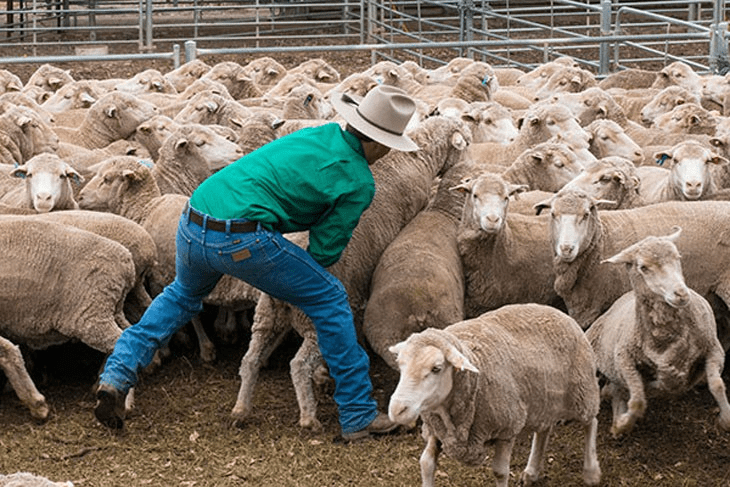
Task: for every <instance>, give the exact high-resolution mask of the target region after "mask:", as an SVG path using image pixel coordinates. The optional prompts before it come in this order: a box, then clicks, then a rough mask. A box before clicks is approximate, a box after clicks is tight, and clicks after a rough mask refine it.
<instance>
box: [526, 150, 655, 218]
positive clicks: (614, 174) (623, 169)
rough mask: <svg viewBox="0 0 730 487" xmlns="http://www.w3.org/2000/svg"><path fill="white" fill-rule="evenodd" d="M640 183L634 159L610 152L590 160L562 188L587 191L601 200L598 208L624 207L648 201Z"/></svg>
mask: <svg viewBox="0 0 730 487" xmlns="http://www.w3.org/2000/svg"><path fill="white" fill-rule="evenodd" d="M640 186H641V178H640V177H639V175H638V173H637V170H636V166H635V165H634V163H633V162H631V161H630V160H628V159H625V158H623V157H618V156H609V157H603V158H601V159H598V160H597V161H596V162H594V163H593V164H590V165H589V166H588V167H586V168H585V170H584V171H583V172H582V173H581V174H579V175H578V176H576V177H575V178H573V179H572V180H571V181H570V182H568V183H567V184H566V185H565V186H563V188H562V189H564V190H566V191H567V190H568V189H571V190H581V191H585V193H586V194H587V195H588V196H591V197H592V198H594V199H595V200H596V201H598V202H599V203H598V208H599V209H602V210H624V209H627V208H636V207H638V206H644V205H646V204H647V203H646V202H645V201H644V199H643V198H642V196H641V194H640ZM535 203H538V202H537V201H535Z"/></svg>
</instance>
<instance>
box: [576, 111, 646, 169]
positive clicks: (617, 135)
mask: <svg viewBox="0 0 730 487" xmlns="http://www.w3.org/2000/svg"><path fill="white" fill-rule="evenodd" d="M586 131H587V132H588V134H589V135H590V146H589V150H590V151H591V153H592V154H593V155H595V156H596V157H597V158H599V159H602V158H604V157H610V156H616V157H622V158H624V159H628V160H630V161H632V162H633V163H634V164H636V165H640V164H641V162H642V161H643V159H644V152H643V151H642V150H641V147H639V144H637V143H636V142H634V140H633V139H632V138H631V137H629V136H628V135H626V132H624V130H623V129H622V128H621V126H620V125H619V124H617V123H616V122H613V121H611V120H596V121H594V122H592V123H591V124H590V125H589V126H588V127H586Z"/></svg>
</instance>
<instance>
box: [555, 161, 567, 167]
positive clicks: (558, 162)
mask: <svg viewBox="0 0 730 487" xmlns="http://www.w3.org/2000/svg"><path fill="white" fill-rule="evenodd" d="M563 166H565V164H563V161H555V167H563Z"/></svg>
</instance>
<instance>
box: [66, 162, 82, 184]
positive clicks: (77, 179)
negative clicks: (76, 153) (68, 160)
mask: <svg viewBox="0 0 730 487" xmlns="http://www.w3.org/2000/svg"><path fill="white" fill-rule="evenodd" d="M66 177H69V178H71V180H72V181H73V182H74V183H76V184H77V185H79V184H81V183H83V182H84V181H86V180H85V179H84V177H83V176H82V175H81V174H79V173H78V172H76V169H74V168H72V167H71V166H69V165H68V164H66Z"/></svg>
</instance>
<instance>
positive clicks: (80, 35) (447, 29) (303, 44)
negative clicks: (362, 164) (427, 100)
mask: <svg viewBox="0 0 730 487" xmlns="http://www.w3.org/2000/svg"><path fill="white" fill-rule="evenodd" d="M0 14H4V18H5V20H6V23H5V24H2V25H0V52H3V53H7V52H18V58H17V59H18V61H17V62H28V61H29V59H33V60H38V62H53V61H49V59H59V58H62V59H63V60H85V59H88V60H98V59H99V58H101V59H109V60H115V59H121V58H122V57H124V56H127V58H135V57H140V56H166V57H167V56H169V57H170V58H171V59H175V56H176V54H175V52H176V51H175V50H176V49H178V48H177V46H178V45H182V44H185V60H190V59H191V58H193V57H198V56H206V55H212V54H225V53H251V52H254V53H255V52H260V53H262V54H263V53H266V54H267V55H270V54H271V53H276V52H285V51H297V52H307V51H309V52H326V51H339V50H353V51H355V50H366V51H369V52H370V53H371V56H372V61H373V62H377V61H378V60H381V59H391V60H394V61H398V62H402V61H404V60H407V59H412V60H415V61H417V62H418V63H419V64H421V65H424V66H429V67H432V66H435V65H440V64H444V63H445V62H448V60H450V59H451V58H453V57H456V56H467V57H472V58H476V59H480V60H484V61H487V62H489V63H490V64H492V65H494V66H515V67H519V68H524V69H531V68H533V67H535V66H536V65H538V64H540V63H542V62H545V61H547V60H550V59H552V58H555V57H558V56H564V55H567V56H571V57H573V58H575V59H576V60H578V61H579V62H580V63H582V64H583V65H584V66H585V67H587V68H590V69H591V70H593V71H594V72H596V73H597V75H599V76H603V75H605V74H607V73H609V72H612V71H616V70H620V69H625V68H628V67H645V68H656V67H659V66H661V65H666V64H668V63H669V62H672V61H674V60H678V59H681V60H684V61H686V62H688V63H690V64H691V65H692V66H693V67H694V68H695V69H696V70H697V71H699V72H723V71H726V70H727V69H728V67H730V62H729V61H728V49H727V38H728V24H727V22H726V20H725V16H726V15H727V11H726V8H725V1H724V0H704V1H703V0H692V1H678V0H664V1H662V2H656V1H655V0H652V1H631V0H583V1H578V0H545V1H529V0H503V1H489V0H450V1H449V0H447V1H429V0H392V1H385V0H345V1H338V2H333V1H329V2H328V1H317V0H306V1H305V0H248V1H209V0H127V1H107V0H32V1H29V0H19V3H18V4H17V5H16V4H15V3H14V2H13V0H7V10H4V11H0ZM0 18H2V17H0ZM94 47H103V48H105V49H106V52H102V53H93V55H92V56H91V57H88V56H79V55H78V54H79V51H80V50H81V49H83V48H94ZM92 52H93V51H92ZM177 52H178V55H179V49H178V51H177ZM107 53H108V54H107ZM105 56H108V57H105ZM70 57H73V58H74V59H70ZM77 58H78V59H77ZM41 60H42V61H41ZM11 62H16V59H15V57H13V56H7V55H6V57H5V58H0V63H6V64H7V63H11Z"/></svg>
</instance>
